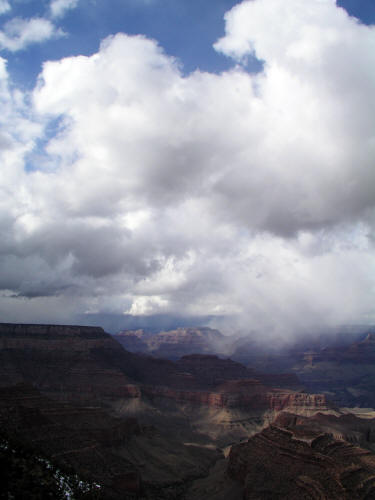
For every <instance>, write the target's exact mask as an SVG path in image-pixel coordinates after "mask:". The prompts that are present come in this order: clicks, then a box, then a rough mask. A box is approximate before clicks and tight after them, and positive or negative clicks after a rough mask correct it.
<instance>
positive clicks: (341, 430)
mask: <svg viewBox="0 0 375 500" xmlns="http://www.w3.org/2000/svg"><path fill="white" fill-rule="evenodd" d="M274 424H275V425H277V426H279V427H283V428H285V429H288V430H290V431H292V432H293V434H294V435H296V436H307V435H309V433H310V434H312V435H313V434H317V433H326V434H330V435H331V436H333V437H334V438H335V439H339V440H344V441H348V442H350V443H352V444H356V445H358V446H361V447H363V448H367V449H369V450H371V451H375V418H359V417H357V416H355V415H353V414H351V413H348V414H344V415H332V414H323V413H316V414H315V415H314V416H311V417H305V416H301V415H295V414H291V413H288V412H281V413H280V414H279V415H278V416H277V417H276V419H275V421H274Z"/></svg>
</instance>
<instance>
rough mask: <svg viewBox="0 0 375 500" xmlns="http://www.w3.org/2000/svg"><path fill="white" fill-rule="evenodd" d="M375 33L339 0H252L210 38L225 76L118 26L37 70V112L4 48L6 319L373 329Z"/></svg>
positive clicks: (286, 332) (282, 331) (1, 264)
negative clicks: (183, 67)
mask: <svg viewBox="0 0 375 500" xmlns="http://www.w3.org/2000/svg"><path fill="white" fill-rule="evenodd" d="M269 11H271V12H272V16H271V18H270V16H269V14H268V12H269ZM374 44H375V31H374V29H373V27H366V26H363V25H360V24H359V23H357V22H356V21H355V20H354V19H352V18H350V17H349V16H348V15H347V14H346V13H345V12H344V11H343V10H341V9H338V8H337V7H336V5H335V2H333V1H327V2H320V1H318V0H313V1H312V2H309V8H308V9H307V8H306V6H305V5H304V4H303V3H301V2H300V1H297V0H285V2H280V1H279V0H254V1H252V2H243V3H242V4H239V5H238V6H236V7H235V8H234V9H232V11H231V12H229V13H228V14H227V16H226V33H225V36H224V37H223V38H222V39H221V40H219V41H218V42H217V44H216V45H215V47H216V49H217V50H220V51H221V52H223V53H224V54H226V55H227V56H229V57H232V58H233V59H234V65H233V68H232V70H230V71H228V72H225V73H222V74H220V75H216V74H210V73H203V72H199V71H196V72H195V73H192V74H190V75H186V76H184V75H183V74H182V72H181V71H180V68H179V64H178V62H177V61H176V60H174V59H173V58H172V57H169V56H168V55H166V54H165V53H164V52H163V50H162V49H161V48H160V47H159V46H158V45H157V43H156V42H155V41H152V40H147V39H146V38H144V37H142V36H136V37H131V36H126V35H124V34H118V35H116V36H113V37H110V38H108V39H107V40H105V41H104V42H103V43H102V45H101V47H100V50H99V51H98V53H96V54H94V55H92V56H91V57H84V56H79V57H71V58H67V59H63V60H61V61H54V62H47V63H45V65H44V68H43V71H42V73H41V75H40V78H39V81H38V85H37V87H36V88H35V90H34V92H33V96H32V99H33V101H32V102H33V108H32V109H30V108H28V106H27V104H25V103H27V99H26V97H27V96H22V93H20V92H18V94H17V96H16V94H15V93H14V92H13V91H12V90H10V87H9V85H8V83H7V82H8V77H7V73H6V67H5V62H4V61H3V60H1V61H2V65H1V66H0V71H1V72H2V73H0V74H1V75H2V82H3V83H2V87H0V99H2V103H3V104H4V109H6V118H4V121H3V123H4V124H5V123H6V124H7V135H6V136H5V137H6V141H5V142H4V141H3V142H4V148H3V149H1V146H0V155H1V159H2V161H3V165H4V168H3V170H2V173H1V174H0V175H1V176H2V177H1V180H2V186H3V188H2V189H3V193H4V196H3V197H2V199H1V200H0V209H1V210H0V215H1V218H0V224H1V228H2V230H3V232H4V234H5V235H6V236H5V238H4V239H3V240H2V242H1V245H0V255H1V260H0V269H1V270H2V272H1V273H0V274H1V276H2V278H1V279H0V288H1V289H2V290H3V297H2V300H1V302H0V307H1V311H2V313H3V315H5V316H4V319H5V320H9V321H10V320H13V318H14V317H16V315H17V311H19V314H20V319H24V318H28V317H29V318H30V320H32V319H35V318H38V317H39V318H40V319H41V320H42V321H47V320H48V319H49V318H53V314H54V313H56V318H57V319H56V321H57V320H59V318H64V317H65V319H62V321H63V322H64V321H65V322H67V321H68V320H69V318H76V317H78V315H80V314H84V313H85V314H86V313H87V314H95V315H97V316H96V317H100V315H103V314H106V313H110V314H117V315H125V316H124V318H125V317H127V318H128V317H129V316H131V317H141V316H149V317H157V316H158V315H162V317H173V318H175V317H181V318H185V319H186V318H187V317H192V318H199V317H200V318H210V321H211V323H212V324H215V325H217V326H220V325H222V326H223V327H224V328H225V329H226V330H228V331H230V330H233V329H242V330H243V331H249V332H250V331H258V332H260V331H261V332H262V335H263V338H271V337H276V336H278V337H280V336H281V337H283V336H284V337H287V336H290V335H291V334H292V333H293V334H294V333H295V332H298V331H300V332H301V331H304V330H306V329H308V328H311V327H313V326H315V325H324V324H327V325H333V324H336V323H343V322H358V321H359V322H364V321H365V322H366V321H373V320H374V319H375V318H374V313H373V302H374V284H375V283H374V269H375V258H374V252H373V250H374V248H373V246H374V245H373V234H374V214H375V210H374V209H375V206H374V205H375V201H374V200H375V179H374V175H375V173H374V172H375V171H374V168H373V159H374V157H375V155H374V152H375V151H374V148H375V140H374V129H373V116H374V115H375V113H374V112H375V109H374V100H373V95H372V94H373V88H374V84H375V81H374V80H375V74H374V72H373V67H374V55H373V54H374V51H373V46H374ZM253 52H255V53H256V55H257V57H259V58H260V59H262V60H263V61H264V66H263V69H262V71H261V72H260V73H258V74H250V73H248V72H247V71H246V69H245V68H244V67H242V65H241V64H242V61H244V59H245V58H246V56H248V55H249V54H251V53H253ZM93 82H95V85H93ZM56 119H60V120H61V123H62V124H63V126H61V127H59V128H58V130H57V131H56V134H55V135H54V136H53V137H52V138H49V139H48V141H47V145H46V147H45V149H44V150H38V151H35V148H34V145H35V143H36V141H37V139H44V140H47V139H46V137H44V136H43V134H44V132H43V130H45V131H47V130H48V125H49V124H50V123H53V121H54V120H56ZM1 120H2V118H0V121H1ZM5 120H6V121H5ZM49 134H50V131H49ZM33 148H34V150H33ZM31 152H33V154H32V155H31V156H30V154H31ZM26 158H29V161H30V158H38V159H39V160H40V164H34V165H33V168H32V169H29V170H25V168H24V166H25V164H24V162H23V160H25V159H26ZM26 298H28V299H26ZM44 300H45V302H43V301H44ZM43 303H45V304H48V311H47V312H46V311H44V310H43ZM61 308H64V311H65V313H62V312H61ZM64 314H65V316H64ZM38 315H39V316H38ZM103 317H104V316H103Z"/></svg>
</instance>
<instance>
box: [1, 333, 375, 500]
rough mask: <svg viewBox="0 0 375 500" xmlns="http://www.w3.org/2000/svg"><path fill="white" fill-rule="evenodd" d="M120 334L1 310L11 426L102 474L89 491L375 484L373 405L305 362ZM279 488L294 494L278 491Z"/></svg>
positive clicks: (10, 436)
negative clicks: (123, 341) (303, 373)
mask: <svg viewBox="0 0 375 500" xmlns="http://www.w3.org/2000/svg"><path fill="white" fill-rule="evenodd" d="M181 330H182V329H181ZM191 330H194V329H191ZM207 332H208V335H211V332H210V331H209V329H208V330H207ZM190 334H192V332H190V333H189V334H188V336H190V337H191V335H190ZM194 335H195V334H194ZM179 337H181V335H179V334H178V335H177V337H175V338H179ZM182 337H183V338H184V339H186V335H185V334H183V335H182ZM117 338H118V336H115V337H112V336H111V335H109V334H107V333H106V332H104V330H103V329H101V328H99V327H81V326H63V325H20V324H0V375H1V376H0V423H1V427H2V429H3V434H4V436H5V437H3V439H5V440H8V441H6V442H9V443H14V442H20V441H21V442H22V443H26V444H27V445H28V446H30V447H31V448H32V449H33V450H35V453H36V454H37V455H38V454H39V455H40V456H42V457H46V459H48V460H51V461H52V462H53V463H54V464H56V466H59V467H63V468H70V469H72V470H74V471H75V474H78V475H79V477H80V478H82V480H84V481H86V482H87V484H89V485H97V486H95V488H96V489H95V488H94V490H93V489H91V490H90V491H91V493H86V497H87V498H90V496H87V495H90V494H91V495H92V498H109V499H111V498H113V499H120V498H123V499H128V498H129V499H130V498H145V499H158V498H160V499H173V498H181V499H184V498H186V499H187V500H193V499H194V498H196V499H198V500H199V499H200V498H202V499H203V498H207V499H211V500H219V499H220V498H225V497H223V496H222V495H224V494H226V495H231V496H230V498H233V500H236V498H238V499H240V498H245V499H248V498H249V499H250V498H251V499H252V498H259V496H256V495H263V496H262V497H261V498H298V495H299V494H301V492H303V491H304V492H305V493H304V494H305V497H303V498H323V496H319V495H322V493H321V492H324V491H330V492H331V493H329V494H326V493H325V494H326V497H324V498H332V499H333V498H349V497H350V495H352V496H351V498H371V496H368V495H372V494H373V492H374V490H373V482H372V479H371V474H372V473H375V468H374V463H373V458H372V457H373V455H372V452H373V451H375V450H374V449H373V447H374V444H373V442H374V441H375V440H374V439H373V436H375V424H374V422H375V420H374V419H373V418H360V417H361V415H360V412H357V414H356V415H354V413H350V412H349V410H345V411H344V410H343V409H342V408H339V407H338V406H337V405H336V404H334V403H332V401H330V398H329V397H328V395H327V394H326V393H316V392H312V391H310V390H306V387H305V386H304V381H302V380H301V379H300V378H299V376H298V374H297V373H296V370H294V372H293V370H292V371H291V372H290V373H288V372H286V371H285V369H284V368H283V370H281V371H282V372H283V373H276V372H275V370H273V372H271V373H270V371H268V372H267V373H264V372H262V371H261V370H259V369H258V367H254V366H253V367H249V366H245V365H244V364H242V363H239V362H237V361H234V360H232V359H229V358H225V357H220V356H218V355H217V354H209V353H207V352H200V353H188V354H185V355H183V356H182V357H180V358H179V359H176V360H171V359H162V358H157V357H154V356H150V355H149V354H146V353H134V352H129V351H127V350H126V349H124V348H123V347H122V346H121V345H120V343H119V342H117V340H116V339H117ZM199 338H200V339H201V347H202V345H203V344H204V335H203V334H202V335H201V336H200V337H199ZM210 338H211V337H210ZM209 342H210V340H209V341H208V343H209ZM373 342H374V339H373V338H372V337H371V336H370V337H368V338H366V339H365V340H364V341H360V342H359V343H357V344H356V345H354V346H349V347H347V348H346V350H345V349H344V351H343V352H342V353H341V352H340V351H338V354H336V358H335V360H334V361H335V362H340V363H343V362H345V363H346V360H347V359H350V363H353V359H356V356H357V357H358V356H359V357H361V359H362V360H364V359H366V360H369V359H372V358H371V349H372V346H373V345H374V344H373ZM182 343H183V344H184V345H183V348H182V350H183V351H184V352H186V350H189V349H187V347H186V342H184V341H183V342H182ZM177 344H178V342H177ZM194 346H195V344H194V343H193V347H192V348H194ZM201 350H203V351H204V349H203V347H202V349H201ZM176 352H177V350H174V353H176ZM358 353H359V354H358ZM325 355H326V358H325V360H326V359H327V358H328V356H330V358H332V356H333V355H332V352H330V353H325ZM340 356H341V357H340ZM337 357H339V361H337ZM299 359H300V358H298V360H299ZM342 359H344V360H345V361H342ZM298 360H297V361H298ZM321 362H322V361H321V358H314V360H313V361H312V362H311V360H308V361H307V363H310V365H311V363H313V364H314V363H321ZM324 362H326V361H324ZM259 365H261V363H259ZM275 366H277V364H276V365H275ZM274 368H275V367H274ZM374 416H375V415H374ZM367 417H368V415H367ZM370 417H372V415H371V414H370ZM322 436H323V437H324V436H326V437H324V439H323V437H322ZM322 443H324V446H323V444H322ZM342 443H344V444H345V445H343V444H342ZM306 447H307V448H306ZM271 448H272V449H273V450H283V451H280V456H281V457H284V458H285V456H287V457H289V458H290V464H289V465H288V466H287V464H288V462H287V461H285V467H287V469H288V471H289V472H290V474H292V475H293V478H294V479H293V478H292V479H290V481H288V484H289V483H290V490H288V491H289V493H288V495H289V496H285V495H286V494H287V493H286V492H284V490H283V489H282V488H281V489H280V486H278V485H279V482H280V478H282V477H283V474H284V472H283V469H282V468H281V469H280V467H281V465H280V463H281V462H282V461H283V460H284V458H277V457H278V454H276V455H272V453H271V451H270V450H271ZM331 449H335V450H337V451H335V455H334V457H333V458H332V457H331V456H330V451H329V450H331ZM269 453H271V455H272V456H273V457H274V458H273V459H272V460H271V459H270V458H269V457H268V454H269ZM39 455H38V456H39ZM254 457H258V458H257V460H258V462H256V463H258V465H257V466H255V465H254V463H255V462H254ZM267 457H268V458H267ZM345 457H351V458H350V460H351V461H352V462H353V464H355V466H354V465H353V467H354V468H355V470H361V471H364V472H361V473H358V474H357V473H355V474H357V476H356V477H358V478H362V479H361V481H362V482H363V481H364V482H365V483H366V484H367V486H366V488H367V489H366V488H365V489H363V488H362V489H361V487H360V484H362V483H361V481H360V480H359V479H358V481H357V480H356V481H357V482H355V484H354V483H353V484H354V486H353V485H352V486H350V488H351V489H350V488H349V486H348V484H347V482H345V480H344V479H342V478H343V477H344V476H345V477H346V475H347V474H349V475H350V474H352V472H351V469H350V467H349V466H348V463H347V460H349V458H348V459H347V460H346V458H345ZM332 461H333V462H334V465H332V463H331V462H332ZM262 464H263V465H262ZM264 464H265V465H264ZM267 464H268V465H267ZM297 464H300V465H299V466H300V468H301V471H302V472H301V471H299V469H298V467H299V466H297ZM303 464H305V465H303ZM307 464H310V465H307ZM310 466H311V467H310ZM262 467H263V469H264V470H263V469H262V471H261V470H260V469H261V468H262ZM265 467H266V468H265ZM267 467H268V468H267ZM348 467H349V469H348ZM319 468H320V469H324V470H325V471H326V472H327V474H326V475H325V476H324V477H322V478H319V474H318V473H317V471H318V470H319ZM258 469H259V471H258ZM302 469H303V470H302ZM293 470H294V472H292V471H293ZM353 470H354V469H353ZM257 471H258V472H257ZM371 471H372V472H371ZM262 474H263V475H262ZM353 474H354V472H353ZM355 474H354V475H355ZM265 475H266V476H267V477H268V476H269V477H270V478H271V479H270V481H268V483H267V484H268V486H267V487H268V489H269V491H268V490H267V491H268V493H267V491H265V490H264V485H263V486H262V484H263V483H264V480H262V479H260V478H262V477H263V478H264V477H265ZM254 476H256V477H254ZM300 476H301V477H302V476H303V477H302V479H301V477H300ZM341 476H342V477H341ZM353 477H354V476H353ZM374 477H375V476H374ZM350 484H352V483H350ZM250 485H253V486H250ZM301 485H302V486H301ZM262 488H263V489H262ZM279 489H280V495H284V496H279V497H276V496H273V497H272V496H267V495H271V493H270V491H271V492H272V491H273V490H274V491H276V490H279ZM319 492H320V493H319ZM343 492H344V493H343ZM369 492H370V493H369ZM220 495H221V496H220ZM293 495H294V496H293ZM306 495H307V496H306ZM314 495H315V496H314ZM327 495H328V496H327ZM329 495H331V496H329ZM335 495H336V496H335ZM338 495H344V496H341V497H340V496H338ZM345 495H347V496H345ZM361 495H362V496H361ZM363 495H364V496H363ZM366 495H367V496H366ZM227 498H229V497H228V496H227ZM299 498H302V497H301V496H300V497H299Z"/></svg>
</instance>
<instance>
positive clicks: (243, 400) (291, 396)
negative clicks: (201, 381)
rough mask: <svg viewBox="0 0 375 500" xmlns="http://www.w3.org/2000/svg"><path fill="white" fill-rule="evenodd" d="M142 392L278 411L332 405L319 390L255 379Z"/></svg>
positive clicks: (203, 403) (301, 411) (213, 404)
mask: <svg viewBox="0 0 375 500" xmlns="http://www.w3.org/2000/svg"><path fill="white" fill-rule="evenodd" d="M142 394H144V395H147V396H148V397H149V398H150V399H152V400H155V399H160V398H166V399H171V400H174V401H176V402H179V403H183V402H186V403H192V404H196V405H199V406H208V407H212V408H239V409H242V410H252V411H254V410H256V411H259V413H261V412H264V411H266V410H272V411H274V412H280V411H284V410H289V411H293V412H295V413H297V414H301V415H313V414H315V413H317V412H319V411H329V410H331V409H333V406H332V405H330V404H329V402H328V401H327V399H326V397H325V396H324V395H322V394H307V393H304V392H294V391H285V390H281V389H271V390H270V389H269V388H267V387H265V386H263V385H262V384H261V383H260V382H259V381H257V380H242V381H233V382H229V383H226V384H223V385H222V386H220V387H218V388H217V391H212V392H207V391H183V390H176V389H172V388H168V387H153V386H149V387H148V386H143V387H142Z"/></svg>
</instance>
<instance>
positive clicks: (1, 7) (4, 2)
mask: <svg viewBox="0 0 375 500" xmlns="http://www.w3.org/2000/svg"><path fill="white" fill-rule="evenodd" d="M10 9H11V7H10V3H9V2H8V0H0V14H5V12H8V11H9V10H10Z"/></svg>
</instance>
